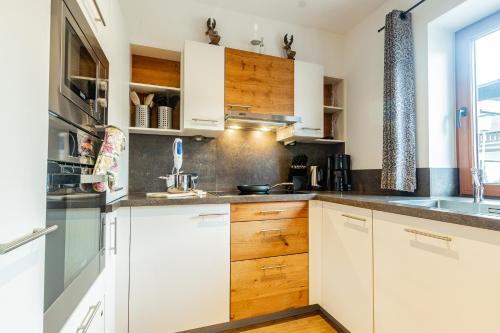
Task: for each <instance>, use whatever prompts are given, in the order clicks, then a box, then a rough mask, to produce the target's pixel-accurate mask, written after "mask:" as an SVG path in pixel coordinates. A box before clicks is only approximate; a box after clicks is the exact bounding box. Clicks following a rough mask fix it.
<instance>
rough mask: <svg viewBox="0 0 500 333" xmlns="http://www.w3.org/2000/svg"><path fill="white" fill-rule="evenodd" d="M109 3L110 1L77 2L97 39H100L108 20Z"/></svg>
mask: <svg viewBox="0 0 500 333" xmlns="http://www.w3.org/2000/svg"><path fill="white" fill-rule="evenodd" d="M110 1H112V0H77V2H78V5H79V6H80V8H81V9H82V12H83V14H84V15H85V18H86V19H87V22H88V23H89V25H90V27H91V28H92V30H93V31H94V33H95V34H96V37H97V38H98V39H100V37H101V34H102V32H103V30H104V29H105V27H106V24H107V22H108V19H109V16H107V15H108V11H109V2H110Z"/></svg>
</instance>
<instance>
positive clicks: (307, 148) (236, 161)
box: [129, 130, 344, 192]
mask: <svg viewBox="0 0 500 333" xmlns="http://www.w3.org/2000/svg"><path fill="white" fill-rule="evenodd" d="M174 139H175V137H174V136H161V135H141V134H131V135H130V177H129V189H130V192H156V191H164V190H165V182H164V181H163V180H160V179H158V176H162V175H166V174H167V173H170V172H171V171H172V167H173V156H172V144H173V141H174ZM183 151H184V158H183V165H182V170H183V171H184V172H193V173H197V174H198V175H199V182H198V183H199V188H201V189H204V190H208V191H227V190H233V189H236V185H238V184H275V183H279V182H283V181H286V180H287V177H288V168H289V165H290V162H291V160H292V157H293V156H295V155H297V154H306V155H307V156H308V157H309V164H311V165H319V166H322V167H325V168H326V163H327V162H326V160H327V156H328V155H330V154H335V153H342V152H344V145H343V144H339V145H321V144H301V143H298V144H297V145H296V146H283V145H282V144H280V143H278V142H276V138H275V134H274V133H265V132H261V131H235V130H226V131H224V133H223V134H221V135H220V136H219V137H218V138H216V139H206V140H204V141H202V142H196V141H195V140H194V139H192V138H190V137H183Z"/></svg>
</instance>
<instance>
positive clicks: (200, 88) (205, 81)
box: [182, 41, 224, 136]
mask: <svg viewBox="0 0 500 333" xmlns="http://www.w3.org/2000/svg"><path fill="white" fill-rule="evenodd" d="M182 56H183V59H182V98H183V117H184V126H183V131H184V132H185V133H186V134H188V135H195V134H201V135H205V136H216V135H217V134H220V133H221V132H223V131H224V47H221V46H216V45H210V44H206V43H199V42H193V41H186V42H185V45H184V52H183V55H182Z"/></svg>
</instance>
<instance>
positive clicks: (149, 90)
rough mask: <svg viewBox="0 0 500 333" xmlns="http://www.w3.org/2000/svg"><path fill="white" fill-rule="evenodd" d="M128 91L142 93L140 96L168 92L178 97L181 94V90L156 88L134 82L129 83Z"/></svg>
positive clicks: (163, 87) (151, 85) (164, 87)
mask: <svg viewBox="0 0 500 333" xmlns="http://www.w3.org/2000/svg"><path fill="white" fill-rule="evenodd" d="M130 89H132V90H134V91H135V92H137V93H142V94H153V93H158V92H167V93H168V92H170V93H176V94H177V95H178V94H179V93H180V92H181V88H177V87H166V86H156V85H154V84H145V83H136V82H130Z"/></svg>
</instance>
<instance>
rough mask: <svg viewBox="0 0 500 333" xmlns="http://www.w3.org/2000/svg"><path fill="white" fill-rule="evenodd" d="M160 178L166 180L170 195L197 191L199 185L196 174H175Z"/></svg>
mask: <svg viewBox="0 0 500 333" xmlns="http://www.w3.org/2000/svg"><path fill="white" fill-rule="evenodd" d="M158 178H159V179H165V183H166V185H167V191H168V192H170V193H186V192H189V191H191V190H195V189H196V185H197V183H198V174H196V173H175V174H171V175H167V176H161V177H158Z"/></svg>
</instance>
